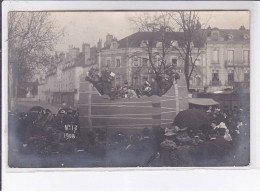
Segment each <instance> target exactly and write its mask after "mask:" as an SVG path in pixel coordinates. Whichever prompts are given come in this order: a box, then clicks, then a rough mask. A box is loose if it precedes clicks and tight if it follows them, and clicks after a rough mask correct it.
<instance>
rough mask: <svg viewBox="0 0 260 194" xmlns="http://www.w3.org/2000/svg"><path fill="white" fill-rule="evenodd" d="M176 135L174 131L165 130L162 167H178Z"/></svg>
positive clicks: (161, 156)
mask: <svg viewBox="0 0 260 194" xmlns="http://www.w3.org/2000/svg"><path fill="white" fill-rule="evenodd" d="M175 136H176V133H175V132H174V130H173V129H168V128H166V129H165V134H164V137H165V139H164V141H163V142H162V143H161V144H160V163H161V165H162V166H177V165H178V157H177V155H176V148H177V145H176V143H175Z"/></svg>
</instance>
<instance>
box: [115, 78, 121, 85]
mask: <svg viewBox="0 0 260 194" xmlns="http://www.w3.org/2000/svg"><path fill="white" fill-rule="evenodd" d="M115 84H116V86H117V85H121V76H120V75H118V76H116V83H115Z"/></svg>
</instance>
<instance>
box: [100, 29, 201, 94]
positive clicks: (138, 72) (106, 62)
mask: <svg viewBox="0 0 260 194" xmlns="http://www.w3.org/2000/svg"><path fill="white" fill-rule="evenodd" d="M111 36H112V35H110V34H109V35H107V37H106V41H105V43H106V44H105V47H104V48H103V49H101V50H100V52H98V54H97V55H98V66H99V68H100V69H103V68H105V67H109V68H110V69H111V71H113V72H114V73H115V74H116V78H115V82H114V85H115V86H116V85H123V84H124V83H125V82H127V83H128V84H129V85H132V86H139V85H143V84H144V82H145V81H151V79H152V78H154V77H155V75H154V72H153V69H152V68H151V66H150V65H149V60H148V59H149V53H148V51H147V47H146V46H145V41H147V40H149V39H150V38H154V37H155V36H157V37H159V36H160V33H157V34H156V33H151V32H137V33H134V34H132V35H130V36H128V37H126V38H124V39H122V40H119V41H117V39H116V38H114V37H113V36H112V37H111ZM180 40H181V34H180V33H179V32H171V33H168V40H167V41H168V42H171V45H174V46H178V44H179V41H180ZM154 42H156V41H154ZM193 52H194V56H195V55H196V54H197V53H196V51H195V50H194V51H193ZM155 53H162V49H161V45H160V41H157V43H155V45H154V48H153V54H155ZM154 60H155V61H154V63H155V64H156V63H160V61H159V60H158V59H156V58H155V59H154ZM156 60H157V61H156ZM165 60H166V65H169V66H171V65H172V66H176V67H177V69H178V70H179V71H183V69H184V62H183V60H182V58H181V56H180V53H179V51H177V50H176V49H173V48H172V49H171V48H169V49H167V55H166V57H165ZM205 65H206V57H205V50H204V49H202V51H201V54H200V56H199V58H198V60H197V61H196V67H195V68H194V72H193V74H192V76H191V82H190V85H191V87H190V88H192V89H203V86H204V84H205V83H204V82H203V81H204V80H203V75H204V73H205V72H204V71H205V69H206V68H205Z"/></svg>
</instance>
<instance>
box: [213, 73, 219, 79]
mask: <svg viewBox="0 0 260 194" xmlns="http://www.w3.org/2000/svg"><path fill="white" fill-rule="evenodd" d="M212 81H219V74H218V71H214V72H213V73H212Z"/></svg>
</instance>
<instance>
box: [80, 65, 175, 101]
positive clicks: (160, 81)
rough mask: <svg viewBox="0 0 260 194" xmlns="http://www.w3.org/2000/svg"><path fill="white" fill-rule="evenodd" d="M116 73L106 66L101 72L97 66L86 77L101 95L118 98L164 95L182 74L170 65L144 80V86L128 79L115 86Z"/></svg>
mask: <svg viewBox="0 0 260 194" xmlns="http://www.w3.org/2000/svg"><path fill="white" fill-rule="evenodd" d="M115 77H116V74H115V73H113V72H112V71H111V70H110V69H109V68H106V69H105V70H104V71H102V72H101V73H100V72H99V70H98V69H97V68H91V69H90V71H89V72H87V76H86V78H85V80H86V81H89V82H90V83H92V84H93V86H94V87H95V88H96V89H97V90H98V92H99V93H100V94H101V95H104V94H106V95H108V96H109V97H110V98H111V99H117V98H140V97H142V96H152V95H158V96H162V95H163V94H165V93H166V92H167V91H168V90H169V89H170V88H171V87H172V85H173V84H174V83H175V82H176V81H177V80H178V79H180V75H179V74H178V72H177V71H175V69H174V68H173V67H168V68H167V69H166V71H165V72H164V73H163V74H160V75H157V76H155V78H152V79H151V82H149V81H148V80H147V81H145V82H144V84H143V85H142V86H133V85H130V84H129V83H128V82H127V81H125V82H124V85H123V86H121V85H117V86H115V87H114V86H113V83H112V82H113V81H114V80H115Z"/></svg>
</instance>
